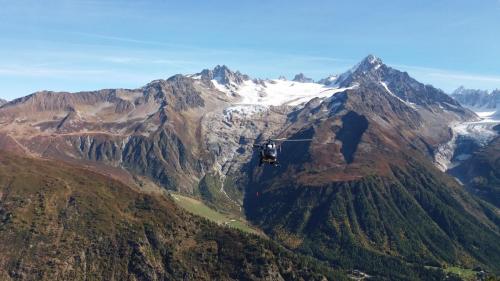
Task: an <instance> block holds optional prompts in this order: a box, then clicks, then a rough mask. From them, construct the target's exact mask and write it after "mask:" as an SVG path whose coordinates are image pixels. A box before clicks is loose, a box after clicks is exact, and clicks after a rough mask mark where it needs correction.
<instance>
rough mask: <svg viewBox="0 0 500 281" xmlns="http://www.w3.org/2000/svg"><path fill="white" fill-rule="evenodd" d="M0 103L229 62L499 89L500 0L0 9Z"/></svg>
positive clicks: (271, 0)
mask: <svg viewBox="0 0 500 281" xmlns="http://www.w3.org/2000/svg"><path fill="white" fill-rule="evenodd" d="M0 7H1V9H0V19H1V20H0V35H1V36H0V97H2V98H5V99H9V100H10V99H13V98H16V97H20V96H24V95H27V94H29V93H32V92H34V91H37V90H44V89H46V90H68V91H78V90H93V89H100V88H120V87H121V88H135V87H140V86H142V85H144V84H145V83H147V82H149V81H150V80H154V79H158V78H167V77H169V76H171V75H173V74H176V73H195V72H199V71H200V70H201V69H203V68H211V67H213V66H214V65H216V64H226V65H228V66H229V67H230V68H232V69H239V70H240V71H242V72H244V73H247V74H249V75H251V76H253V77H260V78H276V77H278V76H279V75H285V76H287V77H289V78H290V77H293V75H294V74H296V73H298V72H303V73H305V74H306V75H308V76H310V77H312V78H315V79H320V78H322V77H325V76H327V75H328V74H334V73H339V72H343V71H345V70H347V69H348V68H350V67H351V66H352V65H354V64H355V63H357V62H358V61H359V60H361V59H362V58H363V57H365V56H366V55H368V54H374V55H376V56H378V57H380V58H382V59H383V60H384V62H385V63H387V64H389V65H391V66H393V67H396V68H398V69H401V70H405V71H408V72H409V73H410V75H412V76H414V77H415V78H417V79H418V80H420V81H422V82H425V83H429V84H433V85H435V86H436V87H439V88H442V89H444V90H446V91H451V90H452V89H454V88H456V87H458V86H459V85H465V86H467V87H474V88H483V89H494V88H500V0H480V1H473V0H418V1H417V0H413V1H402V0H385V1H376V0H365V1H356V0H354V1H352V0H351V1H347V0H345V1H335V0H332V1H319V0H317V1H276V0H259V1H234V0H232V1H230V0H227V1H226V0H221V1H216V0H214V1H201V0H199V1H194V0H185V1H178V0H177V1H166V0H164V1H159V0H158V1H145V0H136V1H126V0H120V1H118V0H116V1H114V0H101V1H99V0H72V1H70V0H64V1H63V0H60V1H55V0H44V1H39V0H16V1H10V0H0Z"/></svg>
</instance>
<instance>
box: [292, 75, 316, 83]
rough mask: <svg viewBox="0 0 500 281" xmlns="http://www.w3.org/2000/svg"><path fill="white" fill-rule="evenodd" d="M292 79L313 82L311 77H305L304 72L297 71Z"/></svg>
mask: <svg viewBox="0 0 500 281" xmlns="http://www.w3.org/2000/svg"><path fill="white" fill-rule="evenodd" d="M292 81H295V82H301V83H312V82H314V81H313V80H312V79H311V78H309V77H306V76H305V75H304V73H299V74H297V75H295V77H294V78H293V79H292Z"/></svg>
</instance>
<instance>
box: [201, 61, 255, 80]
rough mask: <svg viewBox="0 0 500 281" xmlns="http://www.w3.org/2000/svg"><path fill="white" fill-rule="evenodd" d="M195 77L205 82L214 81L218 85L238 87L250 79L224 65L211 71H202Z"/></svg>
mask: <svg viewBox="0 0 500 281" xmlns="http://www.w3.org/2000/svg"><path fill="white" fill-rule="evenodd" d="M196 76H201V78H202V79H206V80H216V81H217V82H218V83H219V84H223V85H230V84H236V85H240V84H242V83H243V81H246V80H249V79H250V77H249V76H248V75H246V74H242V73H241V72H239V71H236V72H234V71H232V70H231V69H229V67H227V66H226V65H217V66H215V67H214V68H213V69H212V70H210V69H204V70H202V71H201V72H200V73H198V74H196Z"/></svg>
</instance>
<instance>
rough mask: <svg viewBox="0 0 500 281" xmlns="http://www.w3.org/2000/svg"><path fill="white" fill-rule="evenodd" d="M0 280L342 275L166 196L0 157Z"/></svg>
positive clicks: (94, 176) (65, 169)
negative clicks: (198, 213) (224, 225)
mask: <svg viewBox="0 0 500 281" xmlns="http://www.w3.org/2000/svg"><path fill="white" fill-rule="evenodd" d="M0 237H2V239H1V240H0V280H325V278H327V279H329V280H342V279H344V275H343V274H341V273H339V272H334V271H332V270H331V269H330V268H327V267H324V266H322V265H321V264H320V263H318V262H315V261H314V260H312V259H305V258H302V257H300V256H296V255H294V254H291V253H290V252H288V251H286V250H283V249H282V248H280V247H279V246H277V245H276V244H274V243H273V242H271V241H268V240H265V239H261V238H259V237H258V236H254V235H248V234H245V233H243V232H240V231H237V230H233V229H230V228H222V227H218V226H217V225H215V224H214V223H211V222H209V221H208V220H205V219H202V218H199V217H195V216H193V215H191V214H189V213H187V212H185V211H183V210H182V209H180V208H179V207H177V206H176V205H175V204H174V203H173V202H172V200H171V199H170V198H168V197H164V196H154V195H148V194H142V193H139V192H137V191H135V190H132V189H131V188H129V187H128V186H126V185H124V184H122V183H120V182H117V181H115V180H112V179H110V178H107V177H105V176H102V175H100V174H96V173H93V172H90V171H86V170H83V169H80V168H75V167H72V166H69V165H67V164H64V163H57V162H50V161H42V160H35V159H29V158H19V157H16V156H13V155H9V154H6V153H4V152H1V153H0Z"/></svg>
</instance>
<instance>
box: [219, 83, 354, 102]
mask: <svg viewBox="0 0 500 281" xmlns="http://www.w3.org/2000/svg"><path fill="white" fill-rule="evenodd" d="M212 83H213V84H214V85H215V87H216V88H217V89H218V90H220V91H222V92H224V93H226V94H228V95H230V96H234V95H237V96H239V97H240V100H239V101H238V102H236V103H235V105H239V106H255V105H258V106H279V105H290V106H298V105H301V104H304V103H306V102H308V101H310V100H311V99H313V98H327V97H330V96H332V95H333V94H335V93H339V92H343V91H345V90H348V89H352V87H350V88H338V87H331V86H325V85H323V84H318V83H301V82H295V81H287V80H280V79H273V80H265V81H258V82H256V81H254V80H246V81H244V82H243V84H241V85H235V84H231V85H229V86H227V85H223V84H220V83H219V82H218V81H217V80H215V79H214V80H212Z"/></svg>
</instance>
